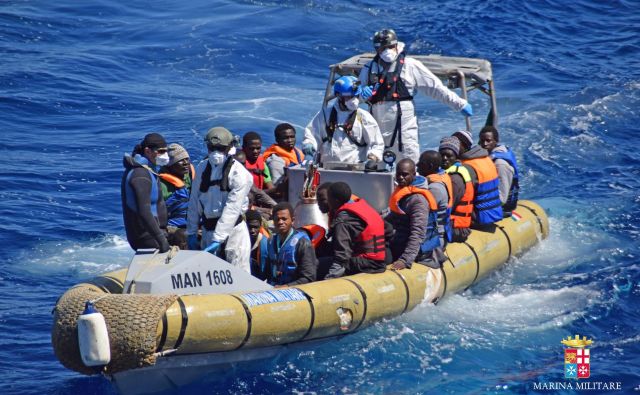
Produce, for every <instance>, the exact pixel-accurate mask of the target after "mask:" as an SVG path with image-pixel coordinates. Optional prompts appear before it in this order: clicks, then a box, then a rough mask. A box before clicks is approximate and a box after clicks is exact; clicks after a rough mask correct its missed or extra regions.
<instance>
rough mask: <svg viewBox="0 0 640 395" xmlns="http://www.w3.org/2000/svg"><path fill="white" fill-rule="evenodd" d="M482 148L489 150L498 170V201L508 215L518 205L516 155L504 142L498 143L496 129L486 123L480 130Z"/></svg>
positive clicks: (518, 183)
mask: <svg viewBox="0 0 640 395" xmlns="http://www.w3.org/2000/svg"><path fill="white" fill-rule="evenodd" d="M478 144H479V145H480V146H481V147H482V148H484V149H486V150H487V151H489V157H490V158H491V159H492V160H493V164H494V165H496V169H497V170H498V179H499V183H500V202H502V210H503V211H504V215H505V216H510V215H511V211H513V210H515V209H516V207H517V206H518V194H519V192H520V176H519V175H518V163H517V162H516V156H515V154H514V153H513V151H512V150H511V148H509V147H507V146H506V145H504V144H500V135H499V134H498V129H496V128H495V127H493V126H491V125H487V126H485V127H483V128H482V130H480V141H479V143H478Z"/></svg>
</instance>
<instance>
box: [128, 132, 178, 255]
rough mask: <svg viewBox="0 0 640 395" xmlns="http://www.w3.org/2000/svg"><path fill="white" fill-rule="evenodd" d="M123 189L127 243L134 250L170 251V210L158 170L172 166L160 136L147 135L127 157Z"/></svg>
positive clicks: (154, 134)
mask: <svg viewBox="0 0 640 395" xmlns="http://www.w3.org/2000/svg"><path fill="white" fill-rule="evenodd" d="M122 162H123V165H124V168H125V170H124V173H123V175H122V183H121V186H120V191H121V196H122V215H123V217H124V227H125V230H126V232H127V241H128V242H129V245H130V246H131V248H133V249H134V250H137V249H140V248H157V249H159V250H160V252H166V251H168V250H169V243H168V241H167V237H166V233H165V230H164V229H165V228H166V227H167V209H166V206H165V204H164V200H163V199H162V193H161V189H160V183H159V181H158V170H159V168H160V167H161V166H165V165H167V164H168V163H169V155H168V153H167V143H166V142H165V140H164V137H162V136H161V135H160V134H158V133H149V134H147V135H146V136H145V137H144V139H143V140H142V142H140V144H138V145H136V146H135V148H134V150H133V153H132V154H131V155H129V154H125V156H124V158H123V161H122Z"/></svg>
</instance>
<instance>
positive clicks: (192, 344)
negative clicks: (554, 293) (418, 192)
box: [52, 201, 549, 374]
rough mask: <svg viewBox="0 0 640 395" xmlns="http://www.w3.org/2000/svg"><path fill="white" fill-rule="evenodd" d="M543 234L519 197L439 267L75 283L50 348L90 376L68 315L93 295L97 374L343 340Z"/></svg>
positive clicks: (112, 276) (435, 296)
mask: <svg viewBox="0 0 640 395" xmlns="http://www.w3.org/2000/svg"><path fill="white" fill-rule="evenodd" d="M548 232H549V224H548V219H547V216H546V214H545V212H544V210H543V209H542V208H541V207H540V206H538V205H537V204H536V203H534V202H531V201H521V202H520V203H519V205H518V208H517V209H516V210H515V211H514V215H513V216H512V217H511V218H507V219H504V220H502V221H500V222H499V223H497V224H496V227H495V229H493V230H492V231H476V230H474V231H473V232H472V234H471V236H470V237H469V239H468V240H467V242H465V243H452V244H449V245H448V246H447V248H446V255H447V256H448V258H449V259H448V260H447V261H446V262H445V263H444V264H443V266H442V268H430V267H427V266H423V265H419V264H415V265H413V267H412V268H411V269H406V270H401V271H392V270H387V271H386V272H384V273H380V274H357V275H353V276H348V277H343V278H338V279H332V280H326V281H320V282H315V283H311V284H305V285H301V286H298V287H295V288H282V289H275V290H272V291H265V292H256V293H244V294H223V295H183V296H177V295H144V296H141V295H127V294H122V284H123V282H124V277H125V274H126V269H123V270H120V271H117V272H113V273H107V274H104V275H102V276H100V277H98V278H96V279H94V280H92V281H91V282H89V283H85V284H79V285H77V286H76V287H74V288H72V289H70V290H69V291H67V293H65V294H64V295H63V296H62V297H61V298H60V300H59V301H58V303H57V305H56V309H55V315H54V328H53V331H52V342H53V346H54V350H55V352H56V355H57V356H58V358H59V359H60V361H61V362H62V363H63V364H64V365H65V366H67V367H69V368H70V369H73V370H76V371H80V372H82V373H87V374H91V373H96V370H95V369H92V368H87V367H84V366H83V365H82V362H79V355H78V346H77V337H76V338H74V333H76V332H75V331H76V328H75V326H74V325H75V318H77V315H78V314H79V312H81V311H82V304H83V303H84V301H86V300H88V299H94V300H95V299H98V300H97V302H96V307H97V308H98V309H99V310H100V311H102V312H103V314H104V315H105V319H106V321H107V326H108V329H109V339H110V344H111V349H112V362H111V363H110V364H109V365H107V366H106V367H105V368H104V369H103V371H105V372H106V373H116V372H118V371H122V370H128V369H133V368H138V367H143V366H149V365H152V364H154V363H155V360H156V358H158V357H164V356H165V355H168V354H172V353H175V354H192V353H208V352H230V351H235V350H239V349H248V348H258V347H267V346H274V345H282V344H289V343H294V342H301V341H305V340H312V339H319V338H325V337H331V336H339V335H344V334H347V333H351V332H354V331H357V330H359V329H361V328H364V327H366V326H367V325H369V324H371V323H373V322H375V321H378V320H380V319H382V318H389V317H393V316H396V315H400V314H402V313H404V312H406V311H408V310H411V309H412V308H414V307H415V306H416V305H418V304H419V303H421V302H422V301H423V300H427V301H429V302H434V301H437V300H439V299H440V298H442V297H444V296H445V295H446V294H448V293H452V292H456V291H459V290H463V289H466V288H468V287H470V286H471V285H473V284H474V283H475V282H477V281H478V280H480V279H481V278H482V277H484V276H486V275H487V274H488V273H490V272H491V271H493V270H495V269H497V268H498V267H499V266H500V265H502V264H504V263H506V262H507V261H508V259H509V258H510V257H511V256H515V255H520V254H522V253H524V252H525V251H526V250H527V249H529V248H530V247H532V246H533V245H535V244H536V243H537V242H538V241H539V240H541V239H542V238H545V237H546V236H547V235H548ZM149 305H152V307H153V308H149V307H148V306H149ZM127 306H130V307H129V309H134V310H135V309H137V311H138V312H137V313H136V314H133V316H135V317H139V319H140V320H142V321H144V322H143V324H142V325H137V326H136V327H135V329H130V328H129V327H130V326H132V325H133V324H132V323H131V318H130V317H131V316H132V314H131V311H129V312H127V311H121V310H124V309H126V308H127ZM167 306H168V307H167ZM145 328H146V329H145ZM130 331H134V332H135V333H128V332H130ZM145 332H148V333H145ZM121 338H122V339H121ZM124 338H126V339H125V340H126V341H125V340H123V339H124ZM138 338H140V339H138ZM129 348H133V350H129Z"/></svg>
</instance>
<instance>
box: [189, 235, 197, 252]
mask: <svg viewBox="0 0 640 395" xmlns="http://www.w3.org/2000/svg"><path fill="white" fill-rule="evenodd" d="M187 246H188V247H189V249H190V250H199V249H200V243H199V242H198V235H189V236H187Z"/></svg>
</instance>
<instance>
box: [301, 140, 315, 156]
mask: <svg viewBox="0 0 640 395" xmlns="http://www.w3.org/2000/svg"><path fill="white" fill-rule="evenodd" d="M302 152H303V153H304V154H305V155H307V156H313V154H315V152H316V149H315V148H313V145H312V144H310V143H306V144H302Z"/></svg>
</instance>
